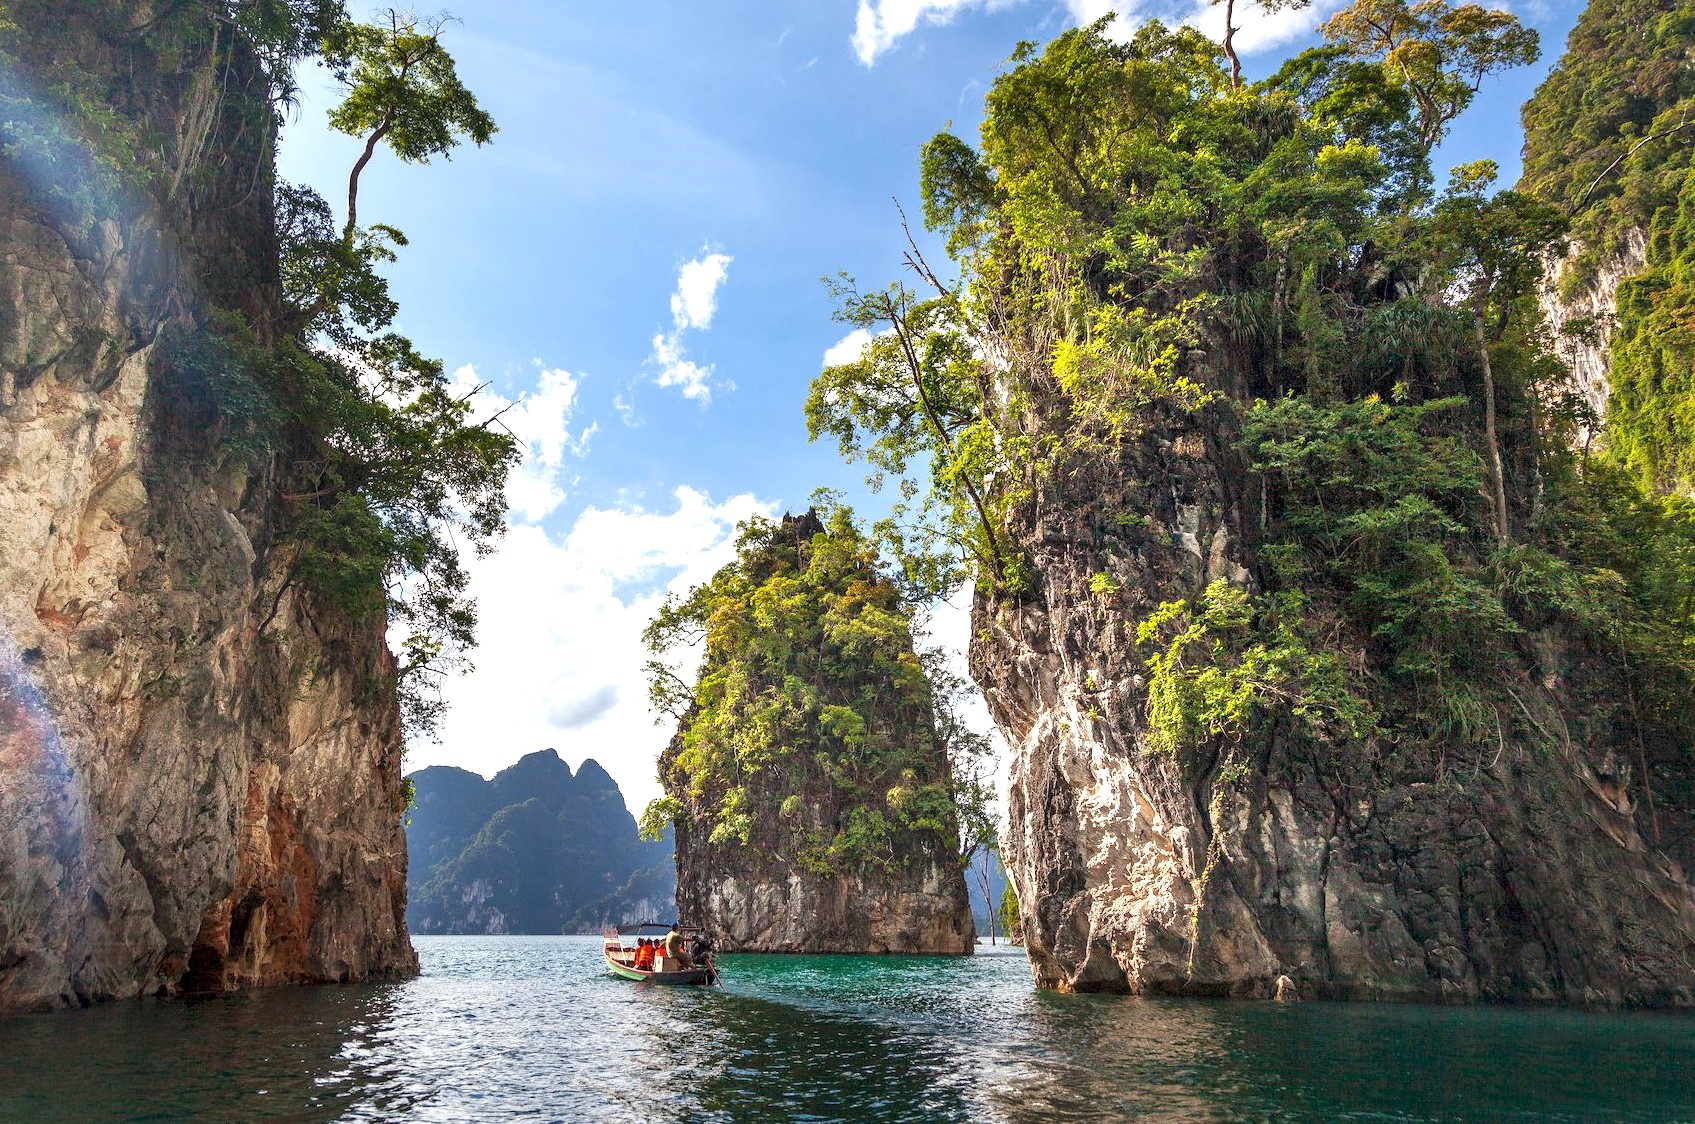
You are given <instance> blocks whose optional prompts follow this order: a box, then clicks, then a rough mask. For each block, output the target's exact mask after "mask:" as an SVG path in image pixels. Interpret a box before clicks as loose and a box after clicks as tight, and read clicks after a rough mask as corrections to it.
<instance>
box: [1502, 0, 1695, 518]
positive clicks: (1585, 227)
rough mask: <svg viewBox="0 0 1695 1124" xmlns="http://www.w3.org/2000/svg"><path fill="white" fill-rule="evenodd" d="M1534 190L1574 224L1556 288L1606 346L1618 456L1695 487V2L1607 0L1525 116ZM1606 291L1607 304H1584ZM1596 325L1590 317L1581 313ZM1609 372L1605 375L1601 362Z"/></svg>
mask: <svg viewBox="0 0 1695 1124" xmlns="http://www.w3.org/2000/svg"><path fill="white" fill-rule="evenodd" d="M1524 131H1525V145H1524V178H1523V181H1522V183H1521V187H1522V189H1523V190H1525V191H1526V192H1529V193H1531V194H1534V195H1536V196H1537V197H1539V198H1542V199H1546V200H1548V201H1549V202H1551V203H1554V204H1555V205H1557V206H1558V207H1559V208H1560V209H1561V210H1562V212H1563V213H1565V214H1567V215H1569V216H1570V217H1571V220H1572V226H1571V238H1572V243H1573V245H1572V252H1571V255H1570V257H1569V260H1567V261H1565V262H1563V263H1562V268H1561V269H1560V270H1559V271H1558V274H1557V276H1554V277H1552V278H1550V282H1551V287H1552V288H1553V289H1555V290H1556V291H1557V292H1558V293H1559V295H1560V296H1561V297H1563V298H1564V299H1565V300H1566V301H1567V302H1568V303H1571V304H1575V305H1578V306H1580V307H1579V308H1578V309H1577V311H1578V312H1579V313H1580V315H1578V316H1576V317H1573V318H1572V322H1570V323H1564V324H1562V325H1561V326H1562V327H1563V328H1564V329H1565V331H1566V334H1567V335H1569V336H1583V335H1589V336H1591V337H1596V336H1598V337H1599V340H1598V343H1599V347H1600V350H1601V351H1602V352H1603V354H1602V355H1601V356H1600V357H1599V358H1600V364H1604V367H1605V371H1606V377H1607V378H1608V382H1609V391H1610V393H1608V394H1607V395H1606V397H1605V399H1604V400H1605V403H1606V412H1607V415H1608V416H1607V424H1606V446H1607V449H1608V451H1609V453H1610V454H1611V455H1612V457H1613V458H1614V459H1615V460H1617V461H1618V462H1619V463H1620V464H1621V465H1623V466H1624V467H1625V468H1626V469H1627V470H1628V471H1630V472H1631V473H1632V474H1633V475H1634V476H1635V477H1636V478H1637V479H1638V480H1640V481H1641V482H1642V483H1643V484H1644V485H1645V486H1646V487H1649V488H1652V489H1659V490H1675V491H1682V492H1686V493H1687V492H1688V491H1689V490H1690V489H1691V488H1692V487H1695V440H1692V439H1691V435H1692V434H1695V374H1692V372H1695V186H1692V185H1695V180H1692V179H1691V173H1692V170H1695V3H1691V2H1690V0H1675V2H1670V3H1668V2H1666V0H1594V2H1593V3H1591V4H1590V5H1589V6H1588V7H1587V8H1586V9H1585V10H1584V12H1583V14H1582V16H1580V17H1579V19H1578V21H1577V26H1576V27H1575V28H1574V29H1573V30H1572V33H1571V39H1570V42H1569V43H1568V44H1567V47H1566V53H1565V55H1564V57H1562V58H1561V59H1560V62H1559V65H1558V66H1556V67H1555V68H1554V70H1553V72H1552V73H1551V74H1549V76H1548V79H1547V81H1545V82H1544V83H1543V84H1542V86H1541V88H1540V89H1539V90H1537V92H1536V96H1535V97H1533V98H1532V99H1531V100H1530V101H1529V102H1528V103H1526V105H1525V107H1524ZM1591 292H1594V293H1595V295H1596V296H1598V297H1599V300H1593V299H1592V300H1590V301H1589V302H1588V303H1587V304H1585V302H1584V300H1583V298H1584V297H1585V296H1586V295H1589V294H1590V293H1591ZM1582 313H1587V315H1581V314H1582ZM1598 365H1599V364H1598Z"/></svg>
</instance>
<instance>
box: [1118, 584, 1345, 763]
mask: <svg viewBox="0 0 1695 1124" xmlns="http://www.w3.org/2000/svg"><path fill="white" fill-rule="evenodd" d="M1305 610H1306V601H1305V598H1303V597H1302V596H1301V595H1299V594H1294V593H1284V594H1277V595H1274V596H1260V597H1254V596H1251V595H1250V594H1248V593H1247V592H1245V591H1243V590H1240V589H1235V588H1232V587H1231V586H1230V584H1229V583H1227V582H1224V581H1215V582H1213V583H1212V584H1211V585H1209V586H1207V588H1206V590H1205V591H1204V592H1203V593H1202V594H1201V596H1200V597H1199V598H1198V600H1197V601H1196V603H1194V604H1190V603H1187V602H1183V601H1171V602H1167V603H1166V604H1164V605H1161V606H1159V607H1158V608H1157V609H1155V610H1154V611H1153V612H1152V613H1151V614H1149V615H1148V616H1147V617H1146V618H1145V619H1144V620H1143V621H1142V622H1141V624H1140V625H1139V626H1138V627H1137V631H1136V639H1137V642H1138V643H1140V644H1145V645H1153V646H1154V647H1155V648H1156V650H1155V652H1154V654H1153V655H1151V656H1150V657H1148V661H1147V668H1148V702H1147V717H1148V744H1149V748H1150V749H1152V750H1154V751H1155V752H1161V753H1173V754H1174V753H1178V752H1180V751H1182V750H1186V749H1195V748H1198V747H1200V746H1202V745H1203V744H1205V743H1207V742H1210V741H1212V740H1214V739H1226V740H1228V741H1230V742H1232V743H1234V742H1237V741H1239V740H1240V739H1241V738H1242V736H1243V735H1244V734H1245V733H1246V732H1247V731H1248V730H1249V729H1250V728H1251V727H1252V725H1253V724H1254V723H1255V722H1256V721H1257V720H1260V719H1263V718H1264V717H1265V716H1266V714H1267V713H1268V712H1270V711H1272V710H1274V709H1275V710H1277V711H1279V712H1282V713H1286V714H1288V715H1290V716H1291V717H1293V718H1294V719H1296V720H1298V721H1300V722H1301V723H1303V724H1304V725H1305V726H1306V727H1308V729H1309V730H1310V731H1311V733H1312V734H1313V735H1314V736H1315V737H1318V738H1322V739H1330V740H1353V741H1360V740H1363V739H1365V738H1367V737H1370V736H1371V735H1372V734H1373V733H1374V732H1375V727H1376V716H1375V714H1374V713H1373V710H1372V707H1371V704H1370V703H1369V702H1368V701H1366V699H1364V698H1363V697H1362V696H1361V694H1360V693H1359V692H1358V691H1357V690H1356V688H1355V687H1354V686H1353V685H1352V684H1350V682H1349V676H1348V673H1347V669H1346V667H1345V666H1344V665H1343V662H1342V659H1341V657H1340V656H1339V655H1338V654H1337V653H1335V652H1333V651H1326V650H1325V649H1324V648H1323V647H1322V646H1321V645H1319V644H1318V643H1316V642H1315V641H1314V640H1313V639H1312V637H1311V636H1310V635H1309V634H1308V631H1307V628H1306V621H1305Z"/></svg>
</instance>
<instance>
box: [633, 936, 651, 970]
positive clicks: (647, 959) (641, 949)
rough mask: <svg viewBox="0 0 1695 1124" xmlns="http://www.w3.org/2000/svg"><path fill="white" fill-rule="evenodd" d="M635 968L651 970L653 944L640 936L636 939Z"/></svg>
mask: <svg viewBox="0 0 1695 1124" xmlns="http://www.w3.org/2000/svg"><path fill="white" fill-rule="evenodd" d="M636 968H637V969H638V970H640V971H643V972H651V971H653V945H652V943H651V942H649V941H647V940H645V939H642V938H637V941H636Z"/></svg>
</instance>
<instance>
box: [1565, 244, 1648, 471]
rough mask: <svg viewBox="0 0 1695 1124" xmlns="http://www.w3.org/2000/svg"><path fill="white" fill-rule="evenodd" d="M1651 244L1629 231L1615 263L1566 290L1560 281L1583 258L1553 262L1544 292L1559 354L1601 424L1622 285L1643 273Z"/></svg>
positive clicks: (1589, 430) (1590, 432)
mask: <svg viewBox="0 0 1695 1124" xmlns="http://www.w3.org/2000/svg"><path fill="white" fill-rule="evenodd" d="M1647 255H1648V240H1647V238H1646V237H1645V236H1644V235H1643V233H1642V231H1641V230H1639V229H1635V230H1631V231H1628V232H1626V234H1625V236H1624V239H1623V246H1622V247H1621V248H1620V250H1619V251H1618V252H1617V253H1616V254H1614V255H1613V256H1612V258H1611V260H1609V261H1607V262H1606V263H1605V264H1603V265H1601V266H1598V267H1596V268H1595V269H1594V270H1593V272H1591V273H1590V274H1589V278H1588V281H1587V282H1586V283H1585V284H1582V285H1578V286H1576V287H1575V288H1574V289H1573V290H1572V291H1570V292H1562V289H1561V284H1560V280H1561V278H1562V277H1563V276H1564V275H1565V271H1566V269H1567V268H1568V267H1569V266H1571V265H1572V263H1573V262H1574V261H1575V260H1576V259H1577V258H1578V256H1579V255H1578V253H1577V252H1576V251H1573V252H1571V253H1568V254H1567V255H1566V256H1565V257H1564V258H1562V259H1560V260H1557V261H1553V262H1550V263H1549V265H1548V274H1547V280H1546V281H1545V282H1544V284H1543V286H1542V290H1541V294H1540V304H1541V306H1542V315H1543V316H1544V317H1546V318H1547V321H1548V327H1549V329H1550V330H1551V331H1552V332H1553V334H1554V339H1555V348H1554V350H1555V353H1556V354H1558V355H1559V356H1560V358H1561V359H1563V360H1564V361H1565V365H1566V369H1567V370H1569V371H1570V372H1571V386H1572V389H1573V390H1574V391H1576V392H1577V394H1579V395H1580V396H1581V397H1582V399H1583V401H1584V402H1585V403H1587V404H1588V407H1589V409H1590V411H1591V412H1592V414H1593V416H1594V418H1595V420H1596V421H1597V422H1601V421H1605V420H1606V417H1607V397H1608V396H1609V395H1610V394H1611V393H1612V389H1613V388H1612V383H1611V382H1610V381H1609V380H1608V378H1607V366H1608V356H1609V354H1610V349H1611V347H1612V338H1613V326H1614V319H1615V317H1614V309H1615V308H1617V306H1618V287H1619V284H1620V283H1621V282H1623V281H1624V280H1625V279H1626V278H1629V277H1633V276H1635V275H1636V274H1637V273H1639V272H1640V271H1641V269H1642V267H1643V266H1644V265H1646V264H1647V260H1648V257H1647ZM1596 428H1597V427H1595V426H1584V427H1583V431H1582V437H1583V439H1584V440H1585V441H1587V440H1590V439H1591V438H1593V437H1594V436H1595V432H1596Z"/></svg>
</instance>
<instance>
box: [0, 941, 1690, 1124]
mask: <svg viewBox="0 0 1695 1124" xmlns="http://www.w3.org/2000/svg"><path fill="white" fill-rule="evenodd" d="M417 946H418V952H419V955H420V956H421V957H422V959H423V968H424V974H423V975H422V976H421V977H420V978H419V979H416V980H413V981H410V982H408V983H402V984H386V985H377V986H365V987H339V988H281V989H275V990H271V991H267V992H260V993H255V994H250V995H242V996H237V997H234V998H229V999H219V1000H212V1001H206V1002H198V1003H180V1002H169V1003H168V1002H155V1001H147V1002H139V1003H121V1004H113V1005H110V1006H107V1007H103V1008H98V1009H95V1010H92V1011H84V1012H78V1013H70V1014H66V1013H61V1014H56V1015H43V1016H27V1017H24V1018H17V1019H11V1020H8V1021H4V1022H0V1120H4V1121H15V1120H186V1119H205V1120H246V1119H256V1118H268V1119H282V1120H299V1121H314V1120H336V1119H345V1120H390V1119H407V1120H453V1121H460V1120H500V1119H524V1120H618V1121H639V1120H702V1121H706V1120H819V1121H822V1120H865V1121H883V1120H891V1121H892V1120H913V1121H919V1120H923V1121H931V1120H936V1121H949V1120H989V1121H1020V1122H1021V1121H1032V1122H1034V1121H1049V1120H1113V1119H1119V1120H1122V1119H1145V1120H1313V1121H1318V1120H1326V1121H1328V1120H1396V1121H1402V1120H1408V1121H1411V1120H1691V1121H1695V1017H1690V1016H1676V1015H1607V1014H1590V1013H1581V1012H1572V1011H1545V1010H1516V1009H1515V1010H1500V1009H1477V1008H1458V1009H1454V1008H1429V1007H1402V1006H1349V1005H1336V1004H1322V1003H1311V1004H1298V1005H1290V1006H1279V1005H1275V1004H1270V1003H1222V1002H1200V1001H1182V1002H1179V1001H1166V1000H1143V999H1129V998H1115V997H1100V996H1062V995H1049V994H1043V993H1037V992H1035V991H1033V990H1032V988H1031V985H1030V974H1029V969H1028V967H1027V966H1026V964H1025V961H1024V958H1023V955H1022V953H1020V952H1018V951H1017V950H1008V949H1005V948H1004V947H1003V948H1001V949H999V950H990V949H988V948H987V947H986V946H985V948H984V953H985V955H981V956H978V957H975V958H972V959H970V960H926V959H919V958H907V957H895V958H877V957H816V956H804V957H776V956H738V957H726V958H724V960H723V968H724V986H722V987H720V988H713V989H694V988H665V987H657V986H652V985H644V984H633V983H626V982H623V981H620V980H616V979H613V978H612V977H610V976H609V975H607V974H606V973H605V971H604V969H603V968H602V966H601V963H600V952H599V941H598V939H597V938H591V937H422V938H418V940H417Z"/></svg>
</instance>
